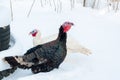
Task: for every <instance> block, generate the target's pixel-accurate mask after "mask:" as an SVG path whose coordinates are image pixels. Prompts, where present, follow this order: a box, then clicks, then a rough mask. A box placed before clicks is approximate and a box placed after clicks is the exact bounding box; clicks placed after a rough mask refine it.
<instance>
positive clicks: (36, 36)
mask: <svg viewBox="0 0 120 80" xmlns="http://www.w3.org/2000/svg"><path fill="white" fill-rule="evenodd" d="M29 34H30V35H32V37H33V45H34V46H36V45H39V44H43V43H46V42H49V41H52V40H54V39H56V38H57V34H53V35H51V36H48V37H45V38H41V32H40V30H38V29H34V30H33V31H31V32H30V33H29ZM68 36H69V37H68V38H67V53H83V54H85V55H90V54H91V51H90V50H89V49H87V48H86V47H84V46H82V45H81V44H79V42H78V41H76V40H75V39H74V38H73V37H72V36H70V35H68Z"/></svg>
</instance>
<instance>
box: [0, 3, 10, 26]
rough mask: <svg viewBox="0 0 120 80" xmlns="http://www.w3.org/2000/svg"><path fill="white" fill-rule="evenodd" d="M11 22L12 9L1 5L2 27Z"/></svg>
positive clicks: (0, 21) (0, 22) (0, 20)
mask: <svg viewBox="0 0 120 80" xmlns="http://www.w3.org/2000/svg"><path fill="white" fill-rule="evenodd" d="M10 22H11V12H10V9H9V8H8V7H6V6H4V5H0V27H4V26H7V25H9V24H10Z"/></svg>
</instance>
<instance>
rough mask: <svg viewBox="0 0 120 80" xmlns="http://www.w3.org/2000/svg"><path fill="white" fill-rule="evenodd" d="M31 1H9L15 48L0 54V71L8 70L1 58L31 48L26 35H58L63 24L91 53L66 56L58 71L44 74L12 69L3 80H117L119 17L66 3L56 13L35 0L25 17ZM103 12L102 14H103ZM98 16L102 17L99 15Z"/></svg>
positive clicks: (29, 40)
mask: <svg viewBox="0 0 120 80" xmlns="http://www.w3.org/2000/svg"><path fill="white" fill-rule="evenodd" d="M31 4H32V0H13V14H14V16H13V21H12V22H11V32H12V35H13V36H14V39H15V45H14V46H13V47H11V48H10V49H8V50H5V51H2V52H0V59H1V60H0V70H3V69H7V68H9V65H8V64H6V63H4V62H3V61H2V58H3V57H5V56H12V55H22V54H24V53H25V52H26V50H28V49H29V48H31V47H32V46H33V45H32V37H31V36H30V35H29V32H30V31H31V30H33V29H35V28H38V29H39V30H40V31H41V33H42V37H46V36H49V35H51V34H54V33H58V29H59V27H60V25H61V24H62V23H63V22H64V21H72V22H73V23H74V24H75V26H73V27H72V29H71V30H70V31H69V32H68V34H70V35H72V36H73V37H74V38H75V39H76V40H78V42H79V43H81V44H82V45H84V46H86V47H87V48H89V49H91V50H92V55H90V56H86V55H83V54H80V53H71V54H68V55H67V57H66V59H65V61H64V62H63V63H62V64H61V65H60V68H59V69H54V70H53V71H51V72H48V73H39V74H32V72H31V71H30V70H21V69H18V70H16V72H15V73H13V74H12V75H10V76H9V77H7V78H4V79H3V80H120V76H119V74H120V64H119V60H120V58H119V57H120V14H119V13H116V14H115V13H112V12H111V13H106V14H104V13H103V10H102V12H101V10H100V11H98V10H92V9H90V8H83V7H81V5H80V4H79V5H76V6H75V8H74V9H72V10H71V9H70V8H69V6H68V5H67V3H65V4H66V5H65V4H64V5H65V7H63V9H62V11H61V12H60V13H57V12H55V11H54V9H53V8H50V6H43V7H41V6H40V2H39V0H36V2H35V5H34V6H33V10H32V12H31V14H30V16H29V17H27V14H28V12H29V9H30V6H31ZM104 12H105V11H104ZM101 13H102V14H101Z"/></svg>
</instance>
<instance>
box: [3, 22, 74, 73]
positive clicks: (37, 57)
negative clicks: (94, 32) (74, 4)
mask: <svg viewBox="0 0 120 80" xmlns="http://www.w3.org/2000/svg"><path fill="white" fill-rule="evenodd" d="M72 25H73V23H71V22H65V23H64V24H62V25H61V27H60V29H59V34H58V37H57V39H56V40H53V41H51V42H48V43H45V44H42V45H38V46H36V47H33V48H31V49H29V50H28V51H27V52H26V53H25V54H24V55H23V56H11V57H5V58H4V60H5V61H7V62H8V63H9V64H10V65H11V67H19V68H23V69H26V68H27V69H29V68H30V69H31V70H32V72H33V73H39V72H49V71H51V70H53V69H54V68H59V66H60V64H61V63H62V62H63V61H64V59H65V57H66V53H67V49H66V39H67V33H66V32H67V31H69V29H70V28H71V26H72Z"/></svg>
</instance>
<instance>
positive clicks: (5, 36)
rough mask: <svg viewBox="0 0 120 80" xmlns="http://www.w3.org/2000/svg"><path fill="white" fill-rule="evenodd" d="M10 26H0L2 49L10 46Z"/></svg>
mask: <svg viewBox="0 0 120 80" xmlns="http://www.w3.org/2000/svg"><path fill="white" fill-rule="evenodd" d="M9 42H10V26H9V25H8V26H5V27H0V51H2V50H6V49H8V48H9Z"/></svg>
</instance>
